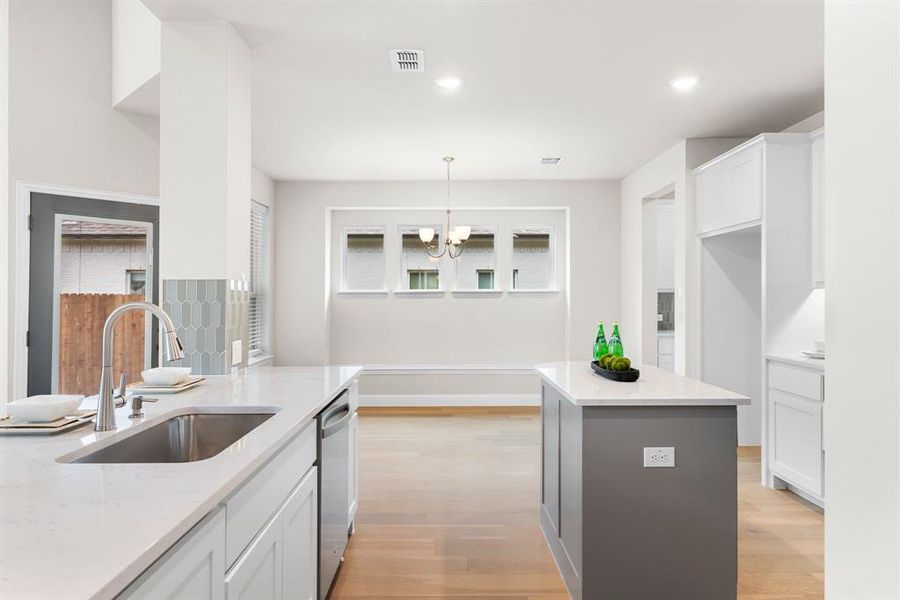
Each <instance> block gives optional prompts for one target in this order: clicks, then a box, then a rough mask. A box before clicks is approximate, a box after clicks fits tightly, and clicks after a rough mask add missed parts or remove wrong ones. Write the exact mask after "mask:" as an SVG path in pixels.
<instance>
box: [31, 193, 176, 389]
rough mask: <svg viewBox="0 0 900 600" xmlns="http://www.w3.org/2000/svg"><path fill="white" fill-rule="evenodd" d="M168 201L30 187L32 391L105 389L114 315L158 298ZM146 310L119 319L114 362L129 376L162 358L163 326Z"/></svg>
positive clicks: (134, 378) (128, 379)
mask: <svg viewBox="0 0 900 600" xmlns="http://www.w3.org/2000/svg"><path fill="white" fill-rule="evenodd" d="M158 240H159V208H158V207H157V206H152V205H142V204H132V203H128V202H114V201H107V200H94V199H86V198H75V197H69V196H57V195H53V194H38V193H32V195H31V248H30V257H29V259H30V264H29V270H30V272H29V296H28V335H27V340H28V394H29V395H35V394H46V393H52V394H82V395H93V394H96V393H97V385H98V382H99V380H100V368H101V365H100V362H101V340H102V331H103V325H104V323H105V322H106V317H107V316H108V315H109V313H110V312H112V311H113V310H114V309H115V308H116V307H118V306H120V305H122V304H125V303H126V302H133V301H138V300H147V301H150V302H158V297H159V295H158V290H157V285H156V282H157V276H156V256H157V253H158V251H159V241H158ZM151 321H152V319H149V318H145V315H144V313H143V312H132V313H130V314H127V315H125V316H124V317H122V318H121V319H120V320H119V322H118V323H117V324H116V328H115V331H114V336H113V343H114V350H115V353H114V356H113V370H114V373H115V374H116V376H117V379H118V375H119V374H124V375H125V380H126V382H127V383H129V384H130V383H135V382H137V381H139V380H140V379H141V371H143V370H144V369H146V368H148V367H151V366H154V365H155V364H156V363H157V354H158V351H157V346H158V331H157V330H156V328H154V327H152V323H151Z"/></svg>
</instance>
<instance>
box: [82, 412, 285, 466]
mask: <svg viewBox="0 0 900 600" xmlns="http://www.w3.org/2000/svg"><path fill="white" fill-rule="evenodd" d="M273 414H274V413H191V414H186V415H178V416H175V417H172V418H170V419H166V420H165V421H162V422H161V423H157V424H156V425H154V426H152V427H150V428H148V429H145V430H144V431H141V432H140V433H136V434H134V435H132V436H128V437H126V438H123V439H121V440H119V441H117V442H115V443H112V444H110V445H109V446H106V447H104V448H101V449H99V450H97V451H95V452H91V453H90V454H86V455H85V456H82V457H80V458H76V459H75V460H72V461H71V462H73V463H183V462H194V461H198V460H204V459H207V458H211V457H213V456H215V455H216V454H218V453H219V452H221V451H222V450H224V449H225V448H227V447H228V446H230V445H232V444H233V443H235V442H236V441H238V440H239V439H241V438H242V437H244V436H245V435H247V434H248V433H250V432H251V431H253V430H254V429H256V428H257V427H259V426H260V425H262V424H263V423H264V422H265V421H266V420H268V419H269V418H271V417H272V416H273Z"/></svg>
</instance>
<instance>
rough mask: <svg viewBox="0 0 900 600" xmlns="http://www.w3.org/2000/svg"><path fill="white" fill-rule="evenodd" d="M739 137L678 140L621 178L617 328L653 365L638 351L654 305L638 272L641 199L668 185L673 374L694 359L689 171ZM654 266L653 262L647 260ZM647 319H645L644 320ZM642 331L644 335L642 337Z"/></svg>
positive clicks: (692, 366) (652, 292) (693, 366)
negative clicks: (672, 202)
mask: <svg viewBox="0 0 900 600" xmlns="http://www.w3.org/2000/svg"><path fill="white" fill-rule="evenodd" d="M742 141H743V138H708V139H688V140H682V141H681V142H678V143H677V144H675V145H674V146H672V147H671V148H669V149H668V150H666V151H665V152H663V153H662V154H660V155H659V156H657V157H656V158H654V159H652V160H650V161H649V162H647V163H646V164H645V165H643V166H642V167H640V168H639V169H638V170H636V171H635V172H634V173H631V174H630V175H628V176H627V177H626V178H625V179H623V180H622V198H621V202H622V206H621V211H622V224H621V229H622V234H621V239H622V328H623V331H625V332H630V333H629V334H627V335H629V336H630V338H631V339H633V340H635V341H636V342H637V343H638V346H637V347H634V348H633V350H632V351H631V354H632V356H635V357H641V360H642V361H645V362H649V363H650V364H654V363H655V356H656V350H655V348H652V347H651V348H644V347H643V346H644V345H646V343H642V342H641V340H642V339H644V340H648V341H649V340H650V339H653V336H652V335H650V334H649V333H647V332H644V325H645V323H646V324H647V325H648V326H650V327H652V328H655V322H656V321H655V318H653V317H652V314H653V313H646V314H644V315H643V318H642V311H643V308H644V307H649V306H651V305H653V304H654V303H655V296H656V289H655V286H650V285H645V278H644V273H643V268H644V250H645V246H646V247H654V248H655V244H654V245H652V246H647V245H646V244H645V243H644V225H643V223H642V218H643V214H644V199H646V198H651V197H656V196H657V195H658V194H659V193H660V192H661V191H663V190H665V189H666V188H669V187H671V186H673V185H674V190H675V198H674V200H675V208H674V229H673V233H674V235H675V246H674V247H675V254H674V263H675V264H674V272H675V371H676V372H677V373H681V374H686V375H688V376H696V374H697V368H698V361H697V351H698V350H697V348H698V344H697V339H698V335H699V334H698V330H697V323H698V321H699V315H698V313H697V302H698V297H697V281H698V279H697V241H696V234H695V226H694V208H693V190H692V186H690V185H688V184H689V173H688V172H689V171H690V170H691V169H693V168H694V167H697V166H699V165H701V164H702V163H704V162H706V161H707V160H709V159H710V158H713V157H714V156H716V155H718V154H721V153H722V152H724V151H725V150H728V149H730V148H732V147H734V146H736V145H737V144H739V143H740V142H742ZM651 262H654V261H651ZM647 319H649V320H647ZM645 333H647V335H645Z"/></svg>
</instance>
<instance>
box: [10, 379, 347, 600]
mask: <svg viewBox="0 0 900 600" xmlns="http://www.w3.org/2000/svg"><path fill="white" fill-rule="evenodd" d="M360 372H361V369H360V367H350V366H348V367H337V366H334V367H297V368H294V367H254V368H250V369H243V370H242V371H240V372H239V373H235V374H232V375H229V376H222V377H209V378H208V379H207V380H206V381H205V382H204V383H203V384H201V385H200V386H198V387H196V388H194V389H192V390H189V391H185V392H182V393H180V394H173V395H158V396H156V397H158V398H159V402H157V403H155V404H145V405H144V414H145V415H146V416H145V417H144V418H143V419H139V420H131V419H128V418H127V414H128V408H127V407H122V408H120V409H118V410H117V411H116V421H117V424H118V429H117V430H116V431H109V432H102V433H95V432H94V431H93V429H92V428H91V426H88V425H86V426H84V427H82V428H80V429H76V430H74V431H72V432H69V433H65V434H60V435H57V436H49V437H48V436H15V437H12V436H10V437H0V598H11V599H12V598H14V599H16V600H19V599H27V598H41V599H47V598H54V599H55V598H77V599H88V598H112V597H114V596H115V595H116V594H117V593H119V592H120V591H122V590H123V589H124V588H125V587H126V586H127V585H128V584H129V583H130V582H131V581H132V580H134V579H135V578H136V577H137V576H138V575H140V573H141V572H143V571H144V570H145V569H146V568H147V567H149V566H150V565H151V564H152V563H153V562H154V561H155V560H156V559H157V558H159V557H160V556H161V555H162V554H163V553H164V552H165V551H166V550H167V549H168V548H169V547H171V546H172V545H173V544H174V543H175V542H176V541H177V540H178V539H179V538H180V537H181V536H182V535H184V534H185V533H187V532H188V531H189V530H190V529H191V527H193V526H194V525H195V524H197V523H198V522H199V521H200V520H201V519H202V518H203V517H204V516H205V515H206V514H207V513H208V512H209V511H210V510H212V509H213V508H215V506H216V505H217V504H218V503H219V502H221V501H222V500H223V499H225V498H226V497H227V496H228V495H229V494H231V493H232V492H233V491H234V490H235V489H237V487H238V486H239V485H240V484H241V483H243V481H244V480H245V479H246V478H247V477H248V476H249V475H250V474H252V473H253V472H254V471H255V470H256V469H257V468H259V467H260V466H261V465H262V464H263V463H265V462H266V461H267V460H268V459H269V458H271V457H272V456H273V455H274V454H275V452H276V451H277V450H279V449H280V448H281V447H282V446H283V445H284V444H285V443H286V442H288V441H289V440H290V439H291V438H292V437H293V436H294V435H295V434H296V433H298V432H299V431H300V430H301V429H303V427H305V426H306V425H307V424H309V423H310V422H311V420H312V419H313V417H315V415H316V414H317V413H318V412H319V411H320V410H321V409H322V408H324V407H325V406H326V405H327V404H328V402H330V401H331V400H332V399H333V398H334V397H335V396H337V395H338V394H339V393H340V391H341V390H342V389H344V388H346V387H348V386H349V385H350V383H352V381H353V380H354V379H356V378H357V377H358V376H359V374H360ZM210 406H214V407H228V408H230V409H231V410H238V411H246V409H247V408H248V407H270V408H275V409H277V410H278V412H277V414H275V415H274V416H273V417H272V418H270V419H268V420H267V421H265V422H264V423H263V424H262V425H260V426H259V427H257V428H256V429H254V430H253V431H251V432H250V433H249V434H247V435H246V436H245V437H243V438H242V439H241V443H238V444H234V445H232V446H230V447H229V448H227V449H226V450H224V451H223V452H222V453H220V454H218V455H216V456H214V457H212V458H209V459H207V460H203V461H197V462H193V463H180V464H102V465H101V464H64V463H59V462H57V461H56V459H57V458H58V457H60V456H63V455H66V454H68V453H71V452H74V451H76V450H79V449H82V448H84V447H85V446H87V445H89V444H92V443H94V442H96V441H98V440H102V439H105V438H108V437H110V436H120V435H122V434H127V433H134V432H137V431H139V430H142V429H146V428H147V427H149V426H151V425H153V424H155V423H157V422H159V421H161V420H164V419H165V418H167V415H168V413H172V412H173V411H179V409H184V408H188V407H210ZM180 412H183V411H180Z"/></svg>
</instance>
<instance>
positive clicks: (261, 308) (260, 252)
mask: <svg viewBox="0 0 900 600" xmlns="http://www.w3.org/2000/svg"><path fill="white" fill-rule="evenodd" d="M268 286H269V207H268V206H265V205H264V204H260V203H259V202H256V201H254V200H251V201H250V304H249V308H248V311H247V338H248V339H247V342H248V344H249V348H248V351H249V355H250V357H254V356H260V355H263V354H265V353H266V350H267V348H266V347H265V344H266V327H267V323H268V314H267V304H268V293H269V289H268Z"/></svg>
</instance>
